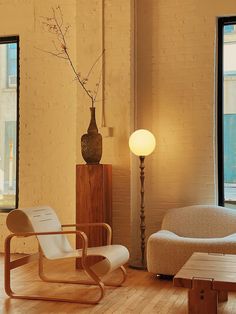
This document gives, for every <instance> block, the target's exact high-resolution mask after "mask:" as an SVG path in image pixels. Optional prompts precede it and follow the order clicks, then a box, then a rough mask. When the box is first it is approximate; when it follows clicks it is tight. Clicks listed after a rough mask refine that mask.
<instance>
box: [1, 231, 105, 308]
mask: <svg viewBox="0 0 236 314" xmlns="http://www.w3.org/2000/svg"><path fill="white" fill-rule="evenodd" d="M11 239H12V237H11V236H9V237H7V238H6V240H5V278H4V281H5V291H6V293H7V295H8V296H9V297H11V298H14V299H26V300H42V301H56V302H70V303H83V304H97V303H99V301H100V300H101V299H102V298H103V297H104V284H103V282H101V280H100V279H99V278H98V277H97V276H96V274H94V275H93V277H92V278H93V279H94V280H95V281H96V284H97V285H98V286H99V289H100V295H99V296H98V297H97V299H95V300H93V301H89V300H84V299H67V298H58V297H48V296H41V295H25V294H18V293H15V292H13V291H12V289H11V269H13V268H16V267H19V266H21V265H22V264H20V263H19V265H18V266H16V265H14V266H11V261H10V252H11V248H10V243H11ZM40 255H41V256H40ZM24 264H25V263H24ZM39 273H40V276H42V277H43V278H44V274H43V262H42V253H40V252H39ZM58 282H60V281H58ZM67 283H71V282H69V281H67Z"/></svg>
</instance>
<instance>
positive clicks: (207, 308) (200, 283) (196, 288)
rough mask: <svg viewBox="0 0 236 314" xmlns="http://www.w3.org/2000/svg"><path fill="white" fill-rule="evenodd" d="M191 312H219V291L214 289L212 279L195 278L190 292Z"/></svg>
mask: <svg viewBox="0 0 236 314" xmlns="http://www.w3.org/2000/svg"><path fill="white" fill-rule="evenodd" d="M188 313H189V314H209V313H211V314H217V291H216V290H212V279H207V278H206V279H205V278H193V279H192V289H190V290H189V292H188Z"/></svg>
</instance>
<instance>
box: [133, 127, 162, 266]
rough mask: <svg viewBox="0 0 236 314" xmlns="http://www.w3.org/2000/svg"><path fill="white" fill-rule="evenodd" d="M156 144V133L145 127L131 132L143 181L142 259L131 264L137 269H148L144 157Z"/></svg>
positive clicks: (141, 213) (141, 215) (141, 191)
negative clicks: (146, 256)
mask: <svg viewBox="0 0 236 314" xmlns="http://www.w3.org/2000/svg"><path fill="white" fill-rule="evenodd" d="M155 146H156V140H155V137H154V135H153V134H152V133H151V132H150V131H148V130H144V129H140V130H137V131H135V132H134V133H132V134H131V136H130V138H129V148H130V150H131V152H132V153H133V154H135V155H137V156H139V159H140V166H139V168H140V183H141V190H140V195H141V204H140V238H141V260H140V261H138V262H137V263H133V264H131V265H130V267H132V268H136V269H146V268H147V267H146V258H145V229H146V225H145V212H144V167H145V166H144V159H145V156H148V155H150V154H151V153H152V152H153V151H154V149H155Z"/></svg>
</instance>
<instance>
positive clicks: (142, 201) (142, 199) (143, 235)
mask: <svg viewBox="0 0 236 314" xmlns="http://www.w3.org/2000/svg"><path fill="white" fill-rule="evenodd" d="M139 159H140V166H139V168H140V181H141V190H140V195H141V205H140V233H141V253H142V266H143V267H144V268H145V267H146V261H145V229H146V225H145V214H144V168H145V166H144V159H145V157H144V156H139Z"/></svg>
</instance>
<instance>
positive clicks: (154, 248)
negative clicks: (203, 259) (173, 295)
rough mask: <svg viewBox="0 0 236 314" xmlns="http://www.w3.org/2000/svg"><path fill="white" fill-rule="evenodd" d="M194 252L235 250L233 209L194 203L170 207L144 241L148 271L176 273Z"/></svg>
mask: <svg viewBox="0 0 236 314" xmlns="http://www.w3.org/2000/svg"><path fill="white" fill-rule="evenodd" d="M193 252H211V253H225V254H226V253H229V254H236V209H235V210H234V209H229V208H225V207H221V206H214V205H210V206H209V205H196V206H187V207H182V208H175V209H170V210H168V211H167V213H166V214H165V216H164V219H163V222H162V226H161V230H160V231H158V232H156V233H154V234H152V235H151V236H150V237H149V239H148V243H147V267H148V271H149V272H152V273H155V274H163V275H175V274H176V273H177V272H178V271H179V270H180V268H181V267H182V266H183V265H184V263H185V262H186V261H187V260H188V258H189V257H190V256H191V255H192V253H193Z"/></svg>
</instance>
